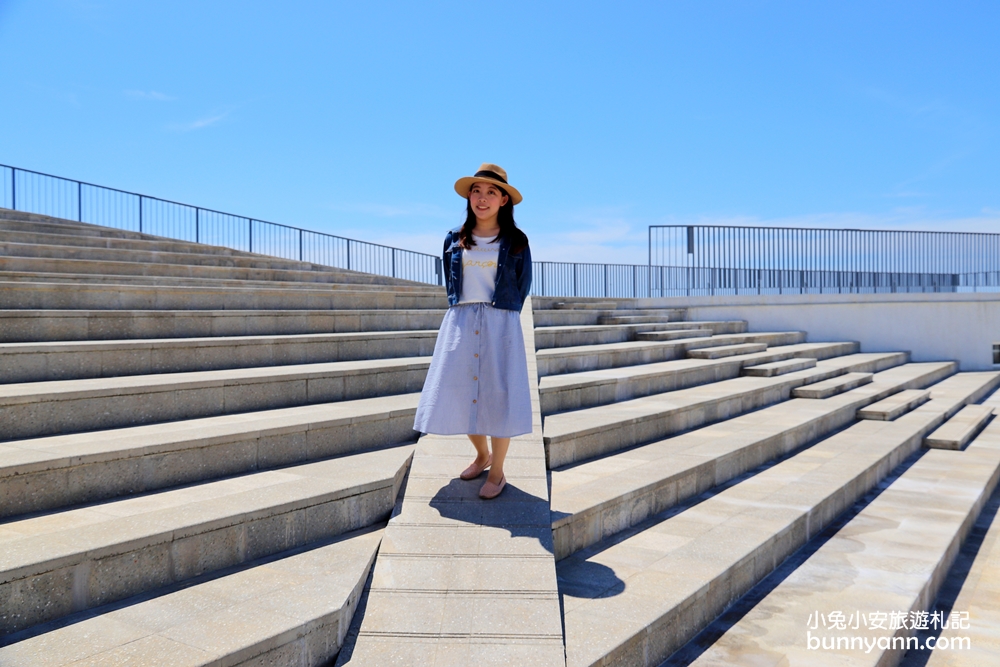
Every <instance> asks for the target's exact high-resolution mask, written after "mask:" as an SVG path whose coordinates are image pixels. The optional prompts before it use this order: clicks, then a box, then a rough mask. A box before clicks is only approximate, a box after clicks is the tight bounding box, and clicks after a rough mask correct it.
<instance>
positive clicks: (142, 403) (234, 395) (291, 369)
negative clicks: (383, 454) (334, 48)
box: [0, 357, 430, 442]
mask: <svg viewBox="0 0 1000 667" xmlns="http://www.w3.org/2000/svg"><path fill="white" fill-rule="evenodd" d="M429 366H430V359H429V358H428V357H411V358H403V359H376V360H371V361H334V362H330V363H325V364H304V365H296V366H277V367H264V368H251V369H243V368H238V369H230V370H221V371H202V372H189V373H166V374H161V375H153V376H127V377H120V378H118V377H116V378H95V379H87V380H57V381H54V382H30V383H23V384H11V385H0V411H2V412H3V414H4V416H5V419H4V421H3V423H0V442H4V441H9V440H18V439H26V438H37V437H40V436H46V435H54V434H58V433H72V432H81V431H94V430H99V429H111V428H122V427H126V426H138V425H141V424H154V423H158V422H169V421H177V420H185V419H198V418H201V417H211V416H216V415H226V414H238V413H242V412H253V411H259V410H273V409H277V408H286V407H292V406H297V405H309V404H316V403H329V402H332V401H346V400H354V399H359V398H374V397H378V396H391V395H394V394H407V393H412V392H419V391H420V388H421V387H422V386H423V384H424V377H425V376H426V374H427V368H428V367H429Z"/></svg>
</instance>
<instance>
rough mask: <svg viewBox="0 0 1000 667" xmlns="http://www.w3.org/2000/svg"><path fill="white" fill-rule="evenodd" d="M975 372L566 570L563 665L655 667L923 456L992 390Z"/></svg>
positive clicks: (566, 564)
mask: <svg viewBox="0 0 1000 667" xmlns="http://www.w3.org/2000/svg"><path fill="white" fill-rule="evenodd" d="M969 375H972V376H974V377H962V376H955V377H952V378H949V379H946V380H944V381H943V382H941V383H940V384H939V391H938V393H937V396H936V398H935V399H934V400H933V401H931V402H930V403H928V404H927V405H926V406H924V407H923V408H920V409H918V410H915V411H914V412H912V413H910V414H909V415H906V416H904V417H903V418H900V419H898V420H896V421H895V422H876V421H861V422H859V423H857V424H855V425H854V426H852V427H850V428H848V429H846V430H844V431H841V432H840V433H838V434H836V435H834V436H831V437H830V438H827V439H826V440H823V441H821V442H820V443H818V444H816V445H813V446H812V447H809V448H807V449H805V450H803V451H802V452H800V453H798V454H796V455H794V456H792V457H791V458H788V459H786V460H784V461H781V462H779V463H777V464H776V465H774V466H773V467H770V468H767V469H765V470H763V471H762V472H759V473H758V474H756V475H754V476H752V477H750V478H748V479H746V480H745V481H743V482H741V483H740V484H737V485H735V486H733V487H731V488H728V489H725V490H723V491H721V492H720V493H718V494H716V495H713V496H711V497H709V498H707V499H705V500H704V501H702V502H701V503H699V504H697V505H696V506H694V507H691V508H689V509H687V510H686V511H684V512H682V513H680V514H677V515H675V516H671V517H669V518H667V519H665V520H663V521H662V522H660V523H657V524H655V525H654V526H651V527H649V528H647V529H646V530H644V531H642V532H639V533H637V534H635V535H631V536H628V537H626V538H624V539H622V540H621V541H618V542H616V543H615V544H613V545H611V546H608V547H607V548H605V549H603V550H600V551H598V552H596V553H590V552H589V551H583V552H580V554H578V555H576V556H573V557H571V558H568V559H566V560H564V561H561V562H560V565H559V579H560V590H561V591H562V592H563V604H564V610H565V614H564V621H565V628H566V652H567V664H568V665H605V664H615V663H616V662H618V663H619V664H639V665H647V666H650V667H652V666H654V665H658V664H660V662H662V661H663V660H665V659H666V658H667V657H668V656H669V655H670V654H671V653H673V652H674V651H675V650H676V649H678V648H679V647H681V646H682V645H683V644H684V643H685V642H687V641H689V640H690V639H691V638H692V637H693V636H694V635H695V634H696V632H697V630H698V629H699V628H700V627H701V626H703V625H705V624H707V623H708V622H709V621H710V620H711V619H712V618H714V617H715V616H716V615H718V614H719V613H720V612H722V611H723V610H724V609H725V608H726V607H727V606H728V605H729V604H730V603H731V602H732V601H733V600H735V599H736V598H738V597H739V596H740V595H742V594H743V593H745V592H746V591H747V590H749V589H750V588H751V587H752V586H753V585H754V584H755V583H756V582H758V581H760V580H761V579H762V578H763V577H764V576H766V575H767V574H768V573H769V572H771V571H772V570H773V569H774V567H776V566H777V565H778V564H779V563H780V562H781V561H783V560H784V559H785V558H786V557H787V556H788V555H790V554H791V553H792V552H793V551H795V550H796V549H797V548H798V547H800V546H802V545H803V544H805V542H806V541H808V540H809V539H810V538H811V537H812V536H814V535H816V534H817V533H818V532H820V531H821V530H822V529H823V527H824V526H826V525H828V524H829V523H830V522H831V521H832V520H833V519H834V518H835V517H836V516H837V515H838V514H840V512H842V511H843V510H845V509H847V508H848V507H849V506H850V505H851V504H852V503H853V502H854V501H855V500H856V499H858V498H860V497H861V496H863V495H864V494H865V493H866V492H867V491H868V490H869V489H871V488H873V487H874V486H875V485H876V484H877V483H878V481H879V480H880V479H882V478H883V477H885V476H886V475H887V474H888V473H889V472H890V471H891V470H892V469H893V468H895V467H896V466H897V465H898V464H899V463H900V462H902V461H903V460H904V459H905V458H906V457H907V456H909V455H910V454H912V453H913V452H914V451H916V450H917V449H918V448H919V447H920V443H921V442H922V440H923V436H924V435H925V434H926V433H927V432H929V431H930V430H931V429H933V428H935V427H936V426H937V425H939V424H940V423H941V422H942V421H943V420H944V418H945V415H946V414H948V413H949V412H954V411H957V410H958V409H959V408H960V407H961V406H962V405H963V404H964V403H965V402H967V401H969V400H970V398H971V397H974V396H976V394H977V393H980V392H982V391H986V390H987V387H989V386H992V387H994V388H995V386H996V379H997V378H996V377H995V376H994V377H983V376H982V375H980V374H969ZM983 375H985V374H983ZM598 573H601V575H600V576H597V575H598ZM781 627H783V628H785V627H792V626H789V624H788V623H785V622H784V621H782V626H781ZM728 664H734V663H732V662H730V663H728ZM737 664H738V663H737ZM812 664H815V663H812Z"/></svg>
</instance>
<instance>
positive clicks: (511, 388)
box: [413, 164, 531, 499]
mask: <svg viewBox="0 0 1000 667" xmlns="http://www.w3.org/2000/svg"><path fill="white" fill-rule="evenodd" d="M455 191H456V192H457V193H458V194H459V195H460V196H462V197H464V198H465V199H466V205H465V224H463V225H462V226H461V227H458V228H456V229H453V230H452V231H450V232H448V235H447V236H445V239H444V275H445V286H446V288H447V291H448V304H449V306H450V308H448V312H447V313H445V316H444V321H442V323H441V330H440V331H439V332H438V337H437V342H436V343H435V345H434V357H433V359H431V366H430V369H428V371H427V379H426V380H425V381H424V389H423V391H422V392H421V394H420V405H419V406H418V407H417V416H416V419H415V420H414V424H413V428H414V430H416V431H420V432H421V433H436V434H438V435H458V434H465V435H468V436H469V440H471V441H472V445H473V446H474V447H475V448H476V459H475V460H474V461H473V462H472V464H471V465H470V466H469V467H468V468H466V469H465V471H463V472H462V474H461V475H459V477H461V478H462V479H465V480H471V479H476V478H477V477H479V476H480V475H481V474H482V473H483V471H484V470H486V469H487V468H489V469H490V472H489V475H488V476H487V478H486V482H485V483H484V484H483V486H482V488H481V489H480V490H479V496H480V497H481V498H485V499H490V498H496V497H497V496H498V495H500V492H501V491H503V488H504V486H505V485H506V484H507V479H506V478H505V477H504V474H503V463H504V458H505V457H506V456H507V448H508V447H509V446H510V439H511V438H512V437H514V436H517V435H523V434H525V433H530V432H531V396H530V393H529V389H528V364H527V359H526V357H525V354H524V338H523V337H522V334H521V317H520V311H521V307H522V306H523V305H524V300H525V299H526V298H527V296H528V290H529V288H530V287H531V251H530V250H529V248H528V237H527V236H525V235H524V232H522V231H521V230H520V229H518V228H517V225H516V224H515V223H514V205H515V204H518V203H520V202H521V193H520V192H518V191H517V189H516V188H514V187H513V186H511V185H510V184H509V183H507V172H506V171H504V170H503V169H501V168H500V167H498V166H497V165H495V164H483V165H482V166H481V167H480V168H479V171H477V172H476V174H475V176H467V177H465V178H460V179H458V181H456V182H455ZM487 436H488V437H489V440H490V441H491V442H490V443H487ZM488 444H492V452H491V451H490V447H489V446H488Z"/></svg>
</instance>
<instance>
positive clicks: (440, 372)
mask: <svg viewBox="0 0 1000 667" xmlns="http://www.w3.org/2000/svg"><path fill="white" fill-rule="evenodd" d="M413 428H414V430H416V431H419V432H421V433H434V434H437V435H462V434H472V435H491V436H496V437H499V438H505V437H514V436H517V435H524V434H525V433H531V394H530V389H529V385H528V362H527V358H526V356H525V353H524V337H523V334H522V333H521V316H520V313H518V312H517V311H514V310H504V309H501V308H494V307H492V306H491V305H490V304H488V303H465V304H459V305H457V306H452V307H451V308H449V309H448V312H447V313H445V316H444V320H443V321H442V322H441V329H440V331H438V337H437V342H436V343H435V344H434V357H433V358H432V359H431V366H430V368H429V369H428V371H427V379H426V380H424V388H423V390H422V391H421V392H420V404H419V405H418V406H417V415H416V418H415V419H414V423H413Z"/></svg>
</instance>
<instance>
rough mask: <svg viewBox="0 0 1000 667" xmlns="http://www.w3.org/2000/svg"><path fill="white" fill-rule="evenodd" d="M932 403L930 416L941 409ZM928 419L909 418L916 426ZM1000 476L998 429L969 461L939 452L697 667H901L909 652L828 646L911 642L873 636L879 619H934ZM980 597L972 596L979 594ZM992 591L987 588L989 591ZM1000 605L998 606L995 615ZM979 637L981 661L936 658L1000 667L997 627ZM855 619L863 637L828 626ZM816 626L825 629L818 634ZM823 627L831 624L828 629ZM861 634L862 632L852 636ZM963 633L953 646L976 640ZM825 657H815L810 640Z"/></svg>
mask: <svg viewBox="0 0 1000 667" xmlns="http://www.w3.org/2000/svg"><path fill="white" fill-rule="evenodd" d="M935 402H936V401H931V403H930V404H928V406H927V407H932V406H933V403H935ZM926 413H927V411H926V410H922V409H918V410H916V411H914V412H913V413H911V414H910V415H907V416H905V417H902V418H900V419H899V420H897V421H896V422H894V424H899V423H901V422H904V421H909V422H915V421H917V420H918V419H919V417H920V416H921V414H926ZM998 475H1000V425H998V426H994V427H991V428H988V429H987V430H986V431H984V432H983V434H982V435H981V436H980V437H979V438H978V439H977V440H976V441H975V442H973V443H972V444H971V445H970V446H969V448H968V449H967V450H966V451H964V452H947V451H929V452H927V453H926V454H925V455H924V456H923V457H921V458H920V459H919V460H918V461H917V462H916V463H914V464H913V465H912V466H911V467H910V468H909V469H907V470H906V471H905V472H903V474H902V475H901V476H900V477H899V478H898V479H897V480H895V481H894V482H893V483H892V485H891V486H889V488H888V489H886V490H885V491H883V492H882V493H881V494H880V495H879V496H878V497H877V498H875V500H873V501H872V502H871V504H869V505H868V506H867V507H865V508H864V509H863V510H861V512H860V513H859V514H858V515H857V516H855V517H854V518H853V519H851V521H850V522H849V523H848V524H847V525H846V526H844V527H843V528H842V529H840V530H839V531H837V533H836V535H834V536H833V537H832V538H831V539H830V540H829V541H827V542H826V543H825V544H823V546H821V547H820V548H819V550H818V551H817V552H816V553H814V554H813V555H812V556H810V557H809V559H808V560H806V562H805V563H804V564H803V565H801V566H800V567H798V568H797V569H796V570H795V571H794V572H793V573H792V574H791V575H790V576H789V577H788V578H787V579H785V580H784V581H782V582H781V583H780V584H778V586H777V587H776V588H775V589H774V590H773V591H771V592H770V593H769V594H768V595H767V596H766V597H765V598H764V599H763V600H762V601H761V602H760V603H759V604H758V605H757V606H756V607H755V608H754V609H753V610H752V611H751V612H750V613H749V614H747V615H746V616H744V617H743V618H742V619H741V620H740V621H739V622H738V623H737V624H736V625H734V626H733V627H732V628H731V629H730V630H729V631H728V632H727V633H726V634H725V635H724V636H723V637H722V638H721V639H719V641H717V642H715V644H713V645H712V646H711V647H710V648H709V649H708V650H707V651H706V652H705V653H704V654H703V655H702V656H701V657H700V658H699V659H698V660H696V661H695V662H694V663H693V664H694V665H698V666H708V665H718V666H722V665H734V664H739V665H746V664H778V662H779V661H780V663H781V664H784V665H808V666H809V667H812V666H813V665H817V666H822V665H857V666H858V667H864V666H867V665H871V666H875V665H885V664H894V663H896V662H897V661H898V660H899V658H901V657H902V655H903V653H904V651H903V650H901V649H893V648H884V647H879V646H876V648H875V649H874V650H870V651H869V650H867V649H866V648H862V647H860V646H859V645H855V646H854V647H850V646H849V645H844V646H841V647H836V646H833V645H832V643H831V647H828V648H823V645H822V640H823V639H824V638H826V639H827V640H828V641H830V640H831V639H834V640H835V638H836V637H838V636H845V637H858V638H861V639H862V640H868V641H869V642H873V643H874V642H878V641H879V640H880V638H883V637H886V638H892V637H907V636H909V635H910V634H911V632H912V630H911V628H907V627H902V628H899V627H897V628H892V627H891V623H890V622H889V620H888V618H885V619H884V623H885V625H884V627H881V628H879V627H872V626H873V625H875V619H876V617H877V616H881V615H882V614H885V615H886V617H888V615H889V614H890V613H895V614H897V615H898V614H900V613H902V614H905V615H906V616H907V618H908V616H909V612H911V611H913V612H920V611H925V612H927V611H930V608H931V606H932V604H933V601H934V597H935V596H936V594H937V590H938V588H939V587H940V584H941V581H942V579H943V577H944V576H945V574H946V573H947V570H948V568H949V567H950V565H951V563H952V561H953V560H954V558H955V554H956V553H957V551H958V548H959V546H960V545H961V542H962V540H963V539H964V538H965V535H966V533H967V532H968V530H969V527H970V526H971V525H972V523H974V522H975V520H976V517H977V516H978V514H979V510H980V509H981V508H982V506H983V504H984V503H985V502H986V500H987V499H988V498H989V496H990V494H991V493H992V491H993V489H994V488H995V487H996V483H997V477H998ZM970 590H971V589H970ZM984 590H985V587H984ZM995 602H996V597H995V596H994V598H993V601H992V602H991V603H988V604H989V606H995ZM955 611H956V612H959V613H961V612H968V613H969V616H968V623H969V626H970V629H972V628H975V629H976V630H975V633H977V636H978V637H979V638H982V639H984V640H986V641H984V642H983V643H982V644H981V645H979V646H978V647H976V645H975V642H974V641H973V644H972V646H973V647H974V648H975V649H976V652H975V653H971V654H969V653H968V652H966V651H962V650H958V651H947V652H946V651H936V652H935V653H936V654H939V655H940V656H941V660H940V662H939V664H960V663H953V662H951V661H950V660H949V658H959V659H961V660H963V661H965V664H975V665H989V664H995V662H996V658H997V653H995V652H994V651H991V647H990V645H989V643H988V641H989V638H990V637H992V636H995V632H996V626H995V625H992V624H990V617H989V616H988V615H987V616H986V617H985V618H984V617H980V616H976V615H973V613H972V612H973V610H972V609H970V608H969V607H965V606H963V607H959V606H958V605H956V607H955ZM837 612H840V613H841V614H843V615H845V616H847V615H850V614H854V615H855V617H856V618H858V619H859V621H860V618H861V616H860V615H863V616H864V622H863V623H860V627H859V628H857V629H847V628H845V629H839V628H837V627H830V626H828V625H827V624H828V623H829V620H828V619H830V618H831V615H833V614H836V613H837ZM810 617H813V618H814V619H815V621H816V625H818V627H816V628H813V629H810V628H811V626H810ZM820 618H822V619H824V621H819V619H820ZM852 627H853V626H852ZM971 634H973V633H971V632H970V633H966V632H965V631H964V630H961V629H958V630H955V631H953V632H951V633H950V635H951V636H956V635H971ZM810 636H812V637H814V638H815V639H816V640H817V641H818V642H819V647H820V648H818V649H817V648H810V647H809V637H810Z"/></svg>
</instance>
